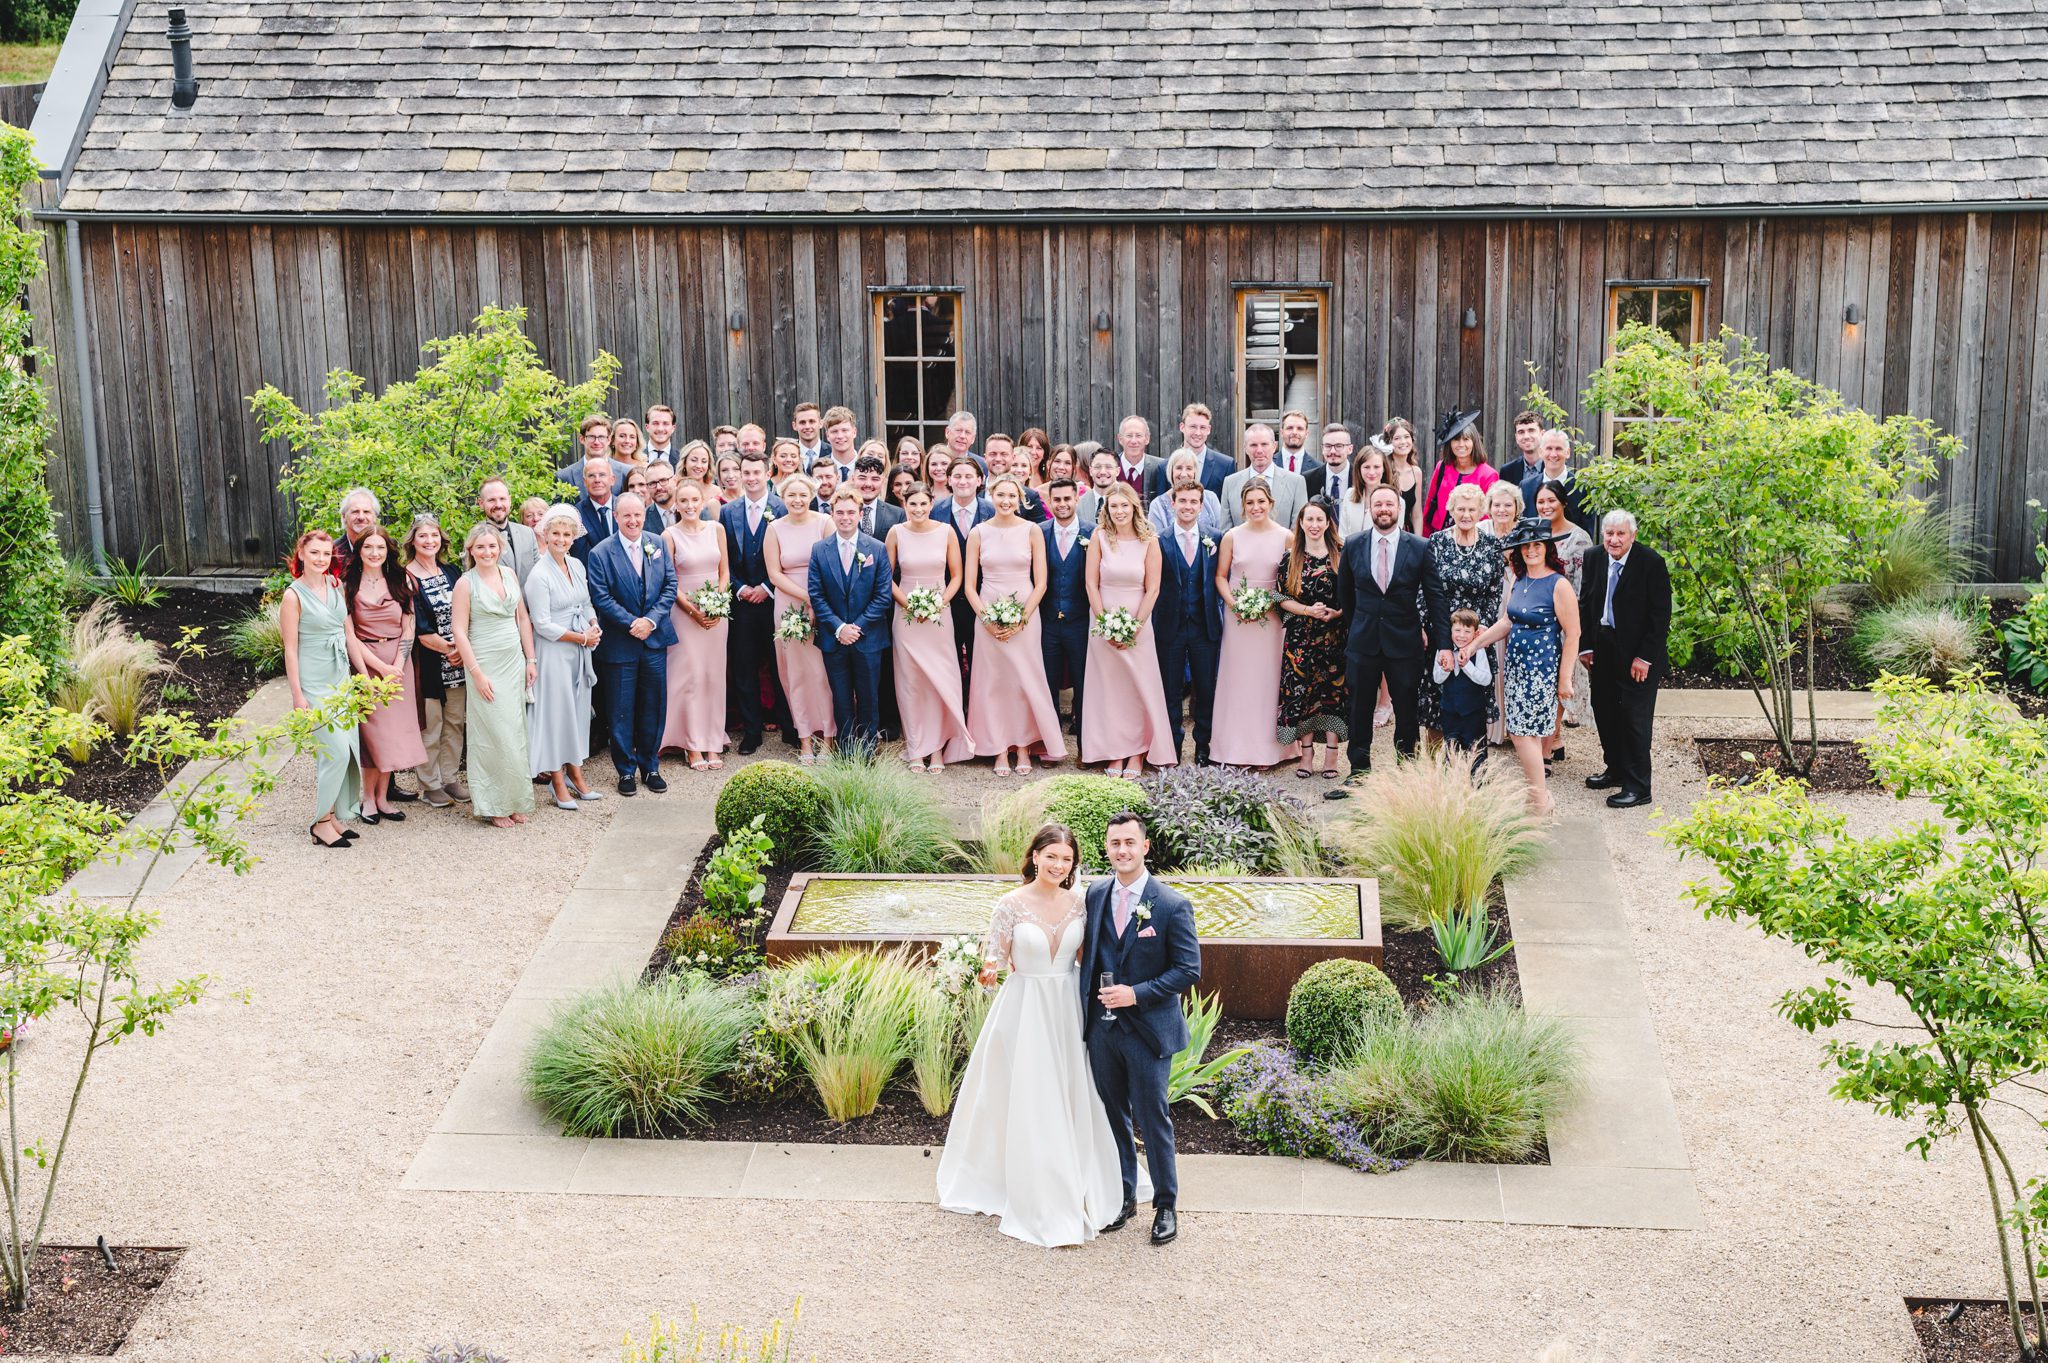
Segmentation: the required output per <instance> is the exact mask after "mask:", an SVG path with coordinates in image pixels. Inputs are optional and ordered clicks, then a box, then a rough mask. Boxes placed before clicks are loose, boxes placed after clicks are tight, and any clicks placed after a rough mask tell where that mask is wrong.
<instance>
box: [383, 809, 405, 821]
mask: <svg viewBox="0 0 2048 1363" xmlns="http://www.w3.org/2000/svg"><path fill="white" fill-rule="evenodd" d="M379 817H380V818H382V819H383V820H384V822H385V823H404V822H405V815H404V814H403V813H401V812H400V811H398V810H396V809H386V810H382V811H380V813H379Z"/></svg>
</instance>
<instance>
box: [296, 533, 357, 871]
mask: <svg viewBox="0 0 2048 1363" xmlns="http://www.w3.org/2000/svg"><path fill="white" fill-rule="evenodd" d="M292 562H293V565H294V567H295V568H296V569H297V571H298V576H296V577H294V578H293V579H292V584H291V586H289V587H287V588H286V589H285V594H284V600H283V602H282V603H281V604H280V605H279V606H278V625H279V628H280V630H281V631H282V633H283V635H284V675H285V680H286V681H287V682H288V683H290V685H291V688H292V705H293V707H294V708H296V709H300V710H311V709H315V708H317V707H319V706H320V705H321V704H322V703H324V702H325V701H326V700H327V699H328V698H329V697H330V696H332V695H333V694H334V693H335V692H337V691H339V690H340V689H341V688H342V687H343V686H344V685H346V684H347V682H348V678H349V665H348V635H347V632H346V630H345V628H344V626H345V624H346V622H347V619H348V605H347V603H346V602H345V601H344V600H343V599H342V594H341V585H340V584H339V583H337V582H336V581H335V580H334V579H333V578H332V577H330V576H328V572H327V569H328V567H329V565H330V564H332V563H333V562H334V541H333V539H332V538H330V537H329V536H328V534H327V532H326V531H324V530H309V531H307V532H306V533H305V534H303V535H301V536H299V542H298V545H297V547H296V548H295V549H294V550H293V552H292ZM315 739H316V742H317V743H318V747H317V748H315V749H314V754H313V770H314V772H315V774H316V779H317V787H316V791H315V794H314V797H313V823H312V826H311V827H310V828H309V829H308V830H307V831H308V832H310V833H311V834H312V835H313V841H314V842H317V843H319V844H320V845H321V846H322V847H346V846H348V845H349V843H351V842H352V841H354V840H355V837H356V834H355V831H354V830H353V829H347V828H343V827H342V824H341V821H342V820H344V819H353V818H354V817H355V816H356V807H357V804H358V802H359V800H360V799H361V793H362V767H361V765H360V763H359V760H358V757H357V754H356V726H355V725H353V724H351V725H349V726H347V727H346V728H329V729H322V730H321V731H320V732H319V733H318V734H317V735H315Z"/></svg>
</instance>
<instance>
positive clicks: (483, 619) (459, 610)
mask: <svg viewBox="0 0 2048 1363" xmlns="http://www.w3.org/2000/svg"><path fill="white" fill-rule="evenodd" d="M462 549H463V552H464V553H465V554H467V555H468V556H469V561H470V563H471V564H472V565H474V566H472V567H471V568H470V570H469V571H468V572H466V573H464V574H463V575H462V581H460V582H458V583H456V584H455V605H454V612H455V646H456V648H457V649H459V650H460V651H461V654H462V669H463V671H464V672H466V673H468V674H469V693H470V694H469V719H468V726H467V727H468V735H469V807H470V808H471V809H472V810H474V811H476V815H477V817H478V818H480V819H489V820H490V821H491V823H492V824H493V825H494V826H496V827H498V828H510V827H511V826H512V825H513V824H520V823H525V822H526V816H527V815H528V814H530V813H532V812H533V772H532V769H531V768H530V767H529V766H528V765H527V760H526V695H527V692H528V690H529V689H530V688H531V687H532V686H533V679H534V672H535V668H534V662H533V625H532V623H531V622H530V621H529V620H528V619H527V617H526V602H525V598H524V597H523V596H522V595H521V593H520V591H519V583H518V582H517V581H515V580H514V579H513V576H512V570H511V569H510V568H509V567H501V566H500V565H499V562H498V560H499V558H500V556H501V554H502V553H503V549H502V546H501V545H500V543H499V540H498V536H497V532H496V531H494V530H493V529H492V528H491V523H490V522H489V521H478V522H477V523H476V525H475V526H474V527H473V528H472V529H471V530H470V532H469V537H468V539H467V540H465V541H464V543H463V546H462Z"/></svg>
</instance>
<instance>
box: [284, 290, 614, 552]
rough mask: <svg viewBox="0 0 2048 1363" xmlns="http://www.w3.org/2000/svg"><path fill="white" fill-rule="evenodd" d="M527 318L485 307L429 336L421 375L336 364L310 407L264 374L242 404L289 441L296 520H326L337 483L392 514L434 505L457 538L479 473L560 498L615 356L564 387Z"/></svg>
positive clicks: (289, 485) (473, 514)
mask: <svg viewBox="0 0 2048 1363" xmlns="http://www.w3.org/2000/svg"><path fill="white" fill-rule="evenodd" d="M525 322H526V310H525V309H524V308H511V309H507V308H486V309H484V312H483V315H482V316H480V317H478V318H477V319H476V323H475V325H474V327H473V328H472V329H471V330H469V331H466V332H463V333H461V334H459V335H455V336H448V337H444V338H442V339H440V340H436V341H429V342H427V344H426V346H425V347H424V349H425V350H426V352H427V353H428V354H430V355H432V356H433V357H434V358H433V362H432V363H431V364H429V365H427V366H426V367H425V368H423V369H421V370H420V372H419V375H418V377H417V378H414V379H413V380H411V381H410V382H406V383H394V384H392V385H391V386H390V387H388V388H386V389H385V390H384V391H383V392H381V393H377V394H371V393H369V392H367V391H366V389H367V385H366V384H365V382H364V381H363V380H362V379H361V378H360V377H358V376H357V375H354V374H351V373H349V372H348V371H347V370H345V369H337V370H335V371H334V372H333V373H331V374H329V375H328V376H327V388H326V402H327V405H326V407H325V408H324V409H323V410H321V411H320V412H318V413H317V414H310V413H308V412H306V411H304V410H303V409H301V408H300V407H299V405H298V404H297V403H295V402H293V401H292V400H291V399H290V398H289V397H287V396H285V395H284V394H283V393H281V392H279V391H278V390H277V389H276V388H275V387H272V386H270V385H268V384H266V385H264V387H263V389H262V391H260V392H258V393H257V394H256V395H255V396H254V397H252V398H250V399H249V405H250V407H251V408H253V409H254V410H255V412H256V417H257V420H258V421H259V422H260V423H261V424H262V428H263V438H264V439H265V440H283V441H284V442H285V443H286V444H288V445H289V446H291V449H292V459H291V462H290V463H289V464H287V465H286V466H285V469H284V477H283V479H282V480H281V483H280V485H281V486H282V487H283V488H284V490H285V491H286V492H287V493H289V494H290V495H291V497H292V499H293V501H294V502H295V503H296V506H297V512H298V522H299V527H300V528H301V529H311V528H312V527H314V526H322V527H325V528H328V529H332V528H334V526H335V524H336V522H337V518H338V516H339V508H340V503H341V498H342V495H343V494H344V493H346V492H347V491H348V490H349V489H350V488H353V487H366V488H368V489H370V491H372V492H374V493H376V494H377V500H378V501H379V502H381V503H382V504H383V507H384V514H385V517H386V519H387V521H388V522H389V523H391V524H402V523H403V522H404V521H405V520H407V519H410V518H411V517H412V516H414V515H417V514H418V513H419V512H422V511H432V512H434V513H436V514H437V515H438V516H439V517H440V519H441V526H442V528H443V529H444V530H445V531H447V533H448V535H449V537H450V538H451V539H452V540H454V541H455V542H456V543H457V544H460V543H461V541H462V537H463V535H464V534H465V533H467V532H468V530H469V527H470V526H471V525H473V524H475V523H476V521H477V518H478V513H477V510H476V491H477V487H478V486H479V485H480V484H481V483H482V482H483V480H484V479H486V478H489V477H493V476H496V477H500V478H503V479H504V480H505V481H506V483H507V484H509V485H510V487H511V489H512V498H513V505H515V506H516V505H518V503H519V500H520V499H521V498H524V497H529V496H542V497H547V498H548V499H549V500H551V501H552V500H557V499H559V497H560V495H561V492H562V485H561V484H559V483H557V482H556V481H555V470H556V469H558V468H560V467H561V466H562V464H563V463H564V462H565V461H566V460H568V459H570V458H571V457H573V455H572V451H573V449H574V447H575V443H576V442H575V435H576V423H577V422H579V421H581V420H582V419H583V418H584V417H586V416H588V415H590V413H592V412H595V411H600V410H602V409H603V407H604V404H605V399H606V397H607V396H608V395H609V394H610V393H611V390H612V383H613V381H614V380H615V379H616V378H617V377H618V372H619V362H618V360H616V359H615V358H613V357H612V356H611V355H609V354H607V353H605V352H604V351H599V352H598V354H597V358H596V359H594V360H592V361H591V364H590V377H589V378H588V379H586V380H584V381H583V382H582V383H580V384H576V385H575V386H573V387H572V386H570V385H569V384H567V383H564V382H563V381H562V380H561V379H559V378H557V377H556V376H555V375H554V374H553V373H551V372H549V371H548V369H547V368H546V367H544V366H543V365H542V364H541V362H540V353H539V352H538V351H537V350H535V349H534V345H533V342H532V340H531V339H529V338H528V336H527V335H526V332H525V329H524V326H525Z"/></svg>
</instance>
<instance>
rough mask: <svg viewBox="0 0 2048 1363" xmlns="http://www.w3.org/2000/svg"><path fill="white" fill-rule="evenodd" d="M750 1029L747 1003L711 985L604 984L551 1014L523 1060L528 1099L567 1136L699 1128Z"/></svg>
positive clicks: (681, 981) (671, 979) (675, 981)
mask: <svg viewBox="0 0 2048 1363" xmlns="http://www.w3.org/2000/svg"><path fill="white" fill-rule="evenodd" d="M753 1025H754V1010H753V1008H752V1007H751V1006H750V1005H749V1004H748V1003H747V1001H746V999H745V998H744V997H742V996H741V995H740V994H738V993H737V992H735V991H732V990H728V989H723V988H720V987H719V986H717V985H713V984H708V983H696V984H693V983H691V982H690V981H689V980H687V979H686V978H684V977H682V976H678V975H659V976H657V977H655V978H654V979H653V980H651V981H649V982H647V983H645V984H641V983H638V982H630V983H622V984H614V985H608V986H606V987H605V988H602V989H597V990H593V991H592V992H590V993H588V994H584V995H583V996H581V997H580V998H575V999H571V1000H569V1001H568V1002H566V1003H564V1004H563V1005H561V1006H560V1007H559V1008H557V1009H556V1010H555V1015H554V1017H553V1018H552V1019H550V1020H549V1022H548V1024H547V1026H546V1027H545V1028H544V1029H543V1030H542V1031H541V1034H540V1037H539V1038H538V1039H537V1040H536V1041H535V1042H534V1046H533V1050H532V1052H531V1053H530V1054H529V1055H528V1057H527V1066H526V1087H527V1092H528V1093H530V1094H531V1095H532V1096H533V1100H534V1101H535V1102H536V1103H538V1104H540V1106H541V1109H542V1110H543V1111H545V1112H546V1113H547V1114H548V1115H549V1116H550V1117H553V1118H554V1119H555V1120H556V1121H558V1122H560V1123H561V1124H562V1130H563V1132H564V1134H566V1135H570V1136H616V1135H619V1134H620V1133H622V1132H633V1131H652V1130H654V1129H656V1128H657V1127H659V1126H660V1125H661V1124H662V1123H663V1122H666V1121H671V1120H682V1121H693V1122H694V1121H702V1120H703V1119H704V1116H705V1111H704V1109H705V1104H707V1103H708V1102H710V1101H711V1100H712V1099H713V1098H714V1097H715V1096H716V1094H717V1085H718V1081H719V1079H720V1078H722V1077H723V1076H724V1074H725V1073H726V1071H727V1070H729V1069H731V1068H732V1064H733V1060H734V1057H735V1054H736V1053H737V1051H738V1049H739V1044H740V1042H741V1040H742V1039H743V1038H745V1036H746V1035H747V1033H748V1032H749V1031H750V1030H752V1028H753Z"/></svg>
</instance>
